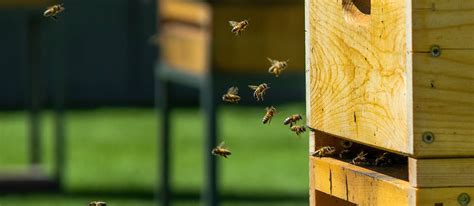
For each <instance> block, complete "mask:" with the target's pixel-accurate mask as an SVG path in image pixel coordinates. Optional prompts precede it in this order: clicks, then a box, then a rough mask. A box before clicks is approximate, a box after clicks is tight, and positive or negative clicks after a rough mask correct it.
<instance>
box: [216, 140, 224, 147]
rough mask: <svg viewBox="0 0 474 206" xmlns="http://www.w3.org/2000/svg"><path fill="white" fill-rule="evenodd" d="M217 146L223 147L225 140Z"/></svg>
mask: <svg viewBox="0 0 474 206" xmlns="http://www.w3.org/2000/svg"><path fill="white" fill-rule="evenodd" d="M217 147H221V148H224V147H225V142H224V141H222V142H221V143H220V144H219V145H218V146H217Z"/></svg>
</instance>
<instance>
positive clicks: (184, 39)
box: [160, 23, 209, 75]
mask: <svg viewBox="0 0 474 206" xmlns="http://www.w3.org/2000/svg"><path fill="white" fill-rule="evenodd" d="M208 44H209V32H208V31H206V30H204V29H201V28H196V27H191V26H188V25H182V24H175V23H167V24H165V25H163V28H162V32H161V36H160V46H161V55H162V60H163V61H165V62H166V63H167V64H168V65H169V66H170V67H171V68H174V69H179V70H180V71H183V72H187V73H190V74H193V75H203V74H204V72H205V71H207V68H208V67H209V65H208V63H209V62H208V53H209V48H208Z"/></svg>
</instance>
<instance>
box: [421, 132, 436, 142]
mask: <svg viewBox="0 0 474 206" xmlns="http://www.w3.org/2000/svg"><path fill="white" fill-rule="evenodd" d="M422 138H423V142H425V143H426V144H431V143H433V142H434V139H435V138H434V134H433V132H424V133H423V135H422Z"/></svg>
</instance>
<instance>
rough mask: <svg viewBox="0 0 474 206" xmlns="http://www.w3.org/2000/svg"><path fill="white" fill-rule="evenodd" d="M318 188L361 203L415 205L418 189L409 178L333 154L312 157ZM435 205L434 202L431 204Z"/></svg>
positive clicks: (363, 204) (389, 205) (362, 205)
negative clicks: (373, 169)
mask: <svg viewBox="0 0 474 206" xmlns="http://www.w3.org/2000/svg"><path fill="white" fill-rule="evenodd" d="M311 161H314V164H315V169H314V174H313V175H314V176H315V177H314V178H315V180H316V186H315V188H316V189H317V190H318V191H321V192H324V193H326V194H330V195H332V196H335V197H338V198H341V199H344V200H346V201H349V202H352V203H355V204H357V205H359V206H365V205H373V206H382V205H383V206H402V205H413V204H412V203H413V201H414V197H413V196H412V195H411V194H413V193H414V191H416V189H415V188H412V187H410V184H409V183H408V182H406V181H402V180H398V179H395V178H392V177H389V176H386V175H383V174H380V173H377V172H373V171H371V170H368V169H364V168H361V167H357V166H354V165H351V164H349V163H346V162H342V161H339V160H336V159H331V158H312V159H311ZM431 206H432V205H431Z"/></svg>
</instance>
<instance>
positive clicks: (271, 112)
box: [262, 106, 276, 124]
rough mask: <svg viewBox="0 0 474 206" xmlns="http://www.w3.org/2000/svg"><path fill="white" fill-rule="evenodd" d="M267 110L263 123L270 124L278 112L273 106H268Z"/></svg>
mask: <svg viewBox="0 0 474 206" xmlns="http://www.w3.org/2000/svg"><path fill="white" fill-rule="evenodd" d="M265 110H267V113H265V116H263V119H262V122H263V124H266V123H268V124H270V122H271V121H272V118H273V115H274V114H275V113H276V109H275V107H273V106H270V107H267V108H266V109H265Z"/></svg>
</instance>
